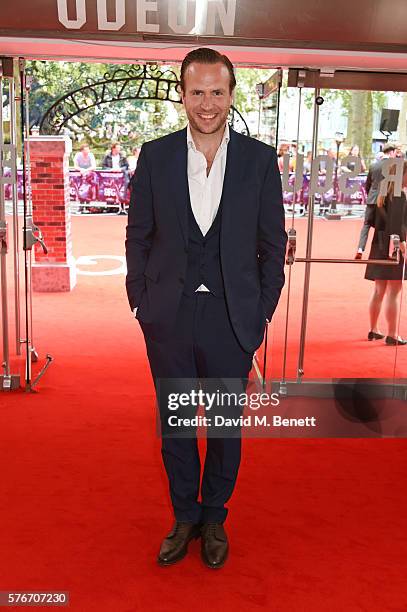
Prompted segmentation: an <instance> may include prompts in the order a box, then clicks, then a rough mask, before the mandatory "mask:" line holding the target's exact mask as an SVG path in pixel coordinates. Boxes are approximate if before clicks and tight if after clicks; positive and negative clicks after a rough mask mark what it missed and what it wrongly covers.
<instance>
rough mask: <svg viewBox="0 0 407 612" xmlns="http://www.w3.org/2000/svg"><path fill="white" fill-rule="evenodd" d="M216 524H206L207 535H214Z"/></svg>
mask: <svg viewBox="0 0 407 612" xmlns="http://www.w3.org/2000/svg"><path fill="white" fill-rule="evenodd" d="M217 526H218V525H217V523H208V526H207V533H208V535H211V536H215V535H216V528H217Z"/></svg>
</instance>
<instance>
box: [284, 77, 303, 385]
mask: <svg viewBox="0 0 407 612" xmlns="http://www.w3.org/2000/svg"><path fill="white" fill-rule="evenodd" d="M298 92H299V93H298V121H297V141H296V142H297V156H298V143H299V140H300V125H301V106H302V87H300V88H299V90H298ZM295 199H296V191H295V177H294V193H293V213H292V217H291V229H293V228H294V212H295ZM291 272H292V265H290V266H289V267H288V285H287V306H286V313H285V332H284V352H283V372H282V376H281V385H282V389H284V385H285V380H286V379H285V377H286V369H287V347H288V318H289V314H290V295H291Z"/></svg>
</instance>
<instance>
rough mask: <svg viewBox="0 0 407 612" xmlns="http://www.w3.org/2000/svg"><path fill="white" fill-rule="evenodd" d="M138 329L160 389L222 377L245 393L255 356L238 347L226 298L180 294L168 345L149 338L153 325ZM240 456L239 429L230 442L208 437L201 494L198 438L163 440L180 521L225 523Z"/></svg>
mask: <svg viewBox="0 0 407 612" xmlns="http://www.w3.org/2000/svg"><path fill="white" fill-rule="evenodd" d="M140 325H141V327H142V329H143V332H144V337H145V342H146V347H147V354H148V359H149V362H150V368H151V372H152V375H153V379H154V383H155V386H156V390H158V389H159V385H160V379H173V380H174V388H175V389H177V385H178V389H179V390H182V389H181V387H182V385H183V382H182V379H192V380H195V381H196V380H198V379H199V380H200V381H201V383H202V384H203V385H205V379H211V380H210V381H208V384H209V383H210V382H212V384H213V380H214V379H217V378H222V377H223V378H225V379H240V380H242V384H243V386H244V388H245V382H244V380H245V379H247V378H248V376H249V372H250V369H251V366H252V359H253V353H248V352H246V351H245V350H243V349H242V347H241V346H240V344H239V342H238V340H237V338H236V336H235V334H234V332H233V329H232V326H231V323H230V320H229V314H228V310H227V306H226V302H225V299H224V298H223V297H215V296H214V295H213V294H211V293H205V292H198V293H196V294H195V295H193V296H187V295H185V294H184V295H182V298H181V302H180V306H179V309H178V313H177V319H176V323H175V327H174V329H173V332H172V333H171V335H170V336H169V338H167V339H166V340H165V342H157V341H156V340H152V339H151V338H149V333H148V331H149V325H147V324H143V321H141V320H140ZM171 382H172V381H171ZM244 388H243V387H242V390H244ZM158 395H159V393H158ZM158 403H159V402H158ZM235 434H236V432H235ZM240 455H241V436H240V430H239V431H238V434H237V435H234V436H233V435H232V436H230V437H222V436H218V435H217V436H214V437H210V436H208V437H207V448H206V458H205V465H204V468H203V475H202V486H201V491H200V487H199V485H200V479H201V465H200V458H199V452H198V443H197V439H196V436H189V437H165V436H163V438H162V457H163V461H164V466H165V469H166V472H167V476H168V480H169V487H170V495H171V500H172V504H173V508H174V514H175V518H176V520H178V521H185V522H191V523H200V522H216V523H223V522H224V520H225V519H226V515H227V509H226V508H225V504H226V502H227V501H228V499H229V498H230V496H231V495H232V492H233V489H234V486H235V483H236V478H237V474H238V470H239V464H240ZM200 492H201V497H200V498H199V493H200Z"/></svg>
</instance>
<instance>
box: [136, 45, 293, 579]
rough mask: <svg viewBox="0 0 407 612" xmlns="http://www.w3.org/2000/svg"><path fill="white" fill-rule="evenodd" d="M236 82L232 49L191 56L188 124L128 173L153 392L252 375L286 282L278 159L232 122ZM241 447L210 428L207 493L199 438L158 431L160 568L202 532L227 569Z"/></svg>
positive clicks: (185, 88) (204, 550)
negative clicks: (165, 505) (164, 525)
mask: <svg viewBox="0 0 407 612" xmlns="http://www.w3.org/2000/svg"><path fill="white" fill-rule="evenodd" d="M235 85H236V81H235V76H234V71H233V66H232V64H231V62H230V60H229V59H228V58H227V57H226V56H224V55H221V54H220V53H218V52H217V51H214V50H212V49H207V48H202V49H197V50H194V51H191V52H190V53H188V55H187V56H186V57H185V59H184V61H183V63H182V67H181V92H182V100H183V104H184V106H185V110H186V113H187V116H188V121H189V123H188V126H187V128H186V129H183V130H181V131H179V132H175V133H173V134H169V135H168V136H165V137H163V138H159V139H158V140H154V141H152V142H148V143H146V144H144V145H143V147H142V149H141V153H140V157H139V159H138V164H137V169H136V172H135V175H134V177H133V179H132V181H131V203H130V208H129V217H128V226H127V237H126V258H127V269H128V272H127V278H126V288H127V294H128V298H129V303H130V307H131V309H132V310H133V312H134V313H135V316H136V318H137V319H138V321H139V323H140V325H141V327H142V330H143V333H144V337H145V342H146V347H147V354H148V358H149V362H150V367H151V372H152V375H153V379H154V383H155V385H156V390H157V392H158V388H159V383H160V381H163V380H165V381H168V380H170V381H173V384H174V387H173V389H177V390H178V391H181V390H185V388H186V387H185V384H187V383H186V382H185V381H188V380H189V381H190V380H198V379H199V380H200V381H201V382H202V381H209V380H213V379H219V380H220V379H222V380H225V379H241V380H244V379H247V377H248V376H249V372H250V369H251V364H252V359H253V354H254V351H255V350H256V349H257V348H258V347H259V346H260V344H261V342H262V340H263V336H264V331H265V327H266V325H267V323H268V322H269V321H270V320H271V317H272V315H273V312H274V310H275V308H276V306H277V302H278V299H279V296H280V292H281V289H282V287H283V284H284V271H283V266H284V257H285V247H286V239H287V237H286V233H285V230H284V209H283V203H282V190H281V180H280V173H279V170H278V165H277V156H276V152H275V149H274V148H273V147H270V146H268V145H265V144H263V143H261V142H259V141H256V140H253V139H251V138H248V137H246V136H242V135H240V134H238V133H236V132H234V131H233V130H232V129H231V128H229V126H228V124H227V117H228V113H229V109H230V106H231V104H232V99H233V91H234V88H235ZM160 403H162V402H161V400H160V399H159V404H160ZM160 410H161V405H160ZM195 412H196V407H195ZM192 413H193V411H192ZM189 414H191V413H189ZM162 420H163V417H162ZM167 429H168V428H167ZM235 434H236V432H235ZM240 453H241V439H240V433H239V434H238V435H230V436H226V435H225V436H224V437H222V436H219V435H218V436H216V435H214V436H213V437H212V436H210V437H209V436H208V438H207V450H206V459H205V465H204V469H203V475H202V485H201V491H200V476H201V468H200V459H199V453H198V446H197V439H196V436H195V435H194V434H192V435H186V436H185V435H182V433H180V434H179V435H164V434H163V438H162V456H163V460H164V465H165V469H166V472H167V475H168V479H169V486H170V495H171V501H172V505H173V509H174V514H175V524H174V527H173V529H172V531H171V532H170V533H169V534H168V535H167V537H166V538H165V539H164V541H163V542H162V545H161V549H160V553H159V556H158V562H159V564H160V565H170V564H172V563H175V562H177V561H179V560H180V559H182V558H183V557H184V556H185V555H186V553H187V550H188V543H189V542H190V540H191V539H192V538H195V537H201V555H202V559H203V560H204V562H205V564H206V565H207V566H208V567H211V568H219V567H222V566H223V564H224V563H225V560H226V558H227V555H228V540H227V537H226V532H225V529H224V521H225V519H226V515H227V509H226V508H225V504H226V502H227V501H228V499H229V498H230V496H231V494H232V492H233V488H234V486H235V482H236V478H237V473H238V469H239V463H240ZM199 492H201V499H199Z"/></svg>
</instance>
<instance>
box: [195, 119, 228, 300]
mask: <svg viewBox="0 0 407 612" xmlns="http://www.w3.org/2000/svg"><path fill="white" fill-rule="evenodd" d="M228 142H229V126H228V124H226V127H225V132H224V134H223V138H222V142H221V143H220V145H219V148H218V150H217V151H216V155H215V158H214V160H213V163H212V167H211V170H210V172H209V175H208V176H207V175H206V168H207V161H206V158H205V155H204V154H203V153H201V152H200V151H198V150H197V148H196V146H195V143H194V139H193V138H192V134H191V130H190V127H189V125H188V127H187V146H188V186H189V198H190V202H191V208H192V212H193V214H194V217H195V220H196V222H197V224H198V225H199V228H200V230H201V232H202V234H203V235H204V236H205V234H207V232H208V231H209V229H210V227H211V225H212V223H213V220H214V219H215V217H216V213H217V212H218V208H219V204H220V199H221V197H222V190H223V179H224V177H225V168H226V157H227V151H228ZM197 291H209V289H208V288H207V287H205V285H200V286H199V287H198V288H197Z"/></svg>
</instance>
